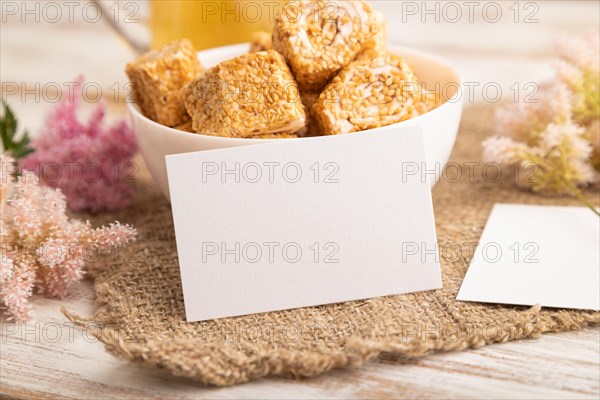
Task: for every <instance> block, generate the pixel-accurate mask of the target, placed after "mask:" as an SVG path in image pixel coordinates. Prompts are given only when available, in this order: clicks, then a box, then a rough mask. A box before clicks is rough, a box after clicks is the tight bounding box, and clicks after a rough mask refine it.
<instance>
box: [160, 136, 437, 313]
mask: <svg viewBox="0 0 600 400" xmlns="http://www.w3.org/2000/svg"><path fill="white" fill-rule="evenodd" d="M424 159H425V157H424V149H423V140H422V136H421V132H420V129H419V128H412V127H411V128H403V129H395V130H394V129H385V130H381V131H375V132H366V133H354V134H346V135H339V136H330V137H317V138H305V139H301V140H285V141H281V142H275V143H267V144H260V145H256V146H247V147H237V148H228V149H221V150H210V151H203V152H196V153H188V154H179V155H173V156H168V157H167V160H166V161H167V169H168V177H169V188H170V193H171V204H172V208H173V218H174V223H175V234H176V239H177V251H178V256H179V264H180V270H181V280H182V284H183V294H184V300H185V309H186V316H187V320H188V321H200V320H208V319H216V318H221V317H230V316H238V315H246V314H252V313H259V312H266V311H275V310H286V309H292V308H297V307H304V306H315V305H322V304H329V303H337V302H343V301H349V300H358V299H366V298H372V297H377V296H385V295H393V294H400V293H407V292H416V291H422V290H429V289H437V288H440V287H441V275H440V267H439V261H438V255H437V250H436V249H437V247H436V233H435V224H434V219H433V210H432V204H431V191H430V186H429V184H428V182H427V181H426V180H424V179H423V177H422V174H419V173H415V170H418V169H419V166H422V165H423V163H424ZM423 249H425V250H426V251H422V250H423ZM432 250H433V251H432Z"/></svg>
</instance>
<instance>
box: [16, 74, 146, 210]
mask: <svg viewBox="0 0 600 400" xmlns="http://www.w3.org/2000/svg"><path fill="white" fill-rule="evenodd" d="M69 97H71V98H69ZM82 97H83V93H82V82H81V80H79V81H78V83H77V85H75V86H74V90H73V93H70V94H69V95H68V96H64V97H63V99H62V100H61V101H60V102H59V103H58V105H57V106H56V107H55V108H54V109H53V110H52V111H51V113H50V114H49V115H48V117H47V120H46V126H45V128H44V130H43V132H42V133H41V135H40V136H39V137H37V138H36V139H34V140H33V142H32V147H33V149H34V150H35V152H34V153H33V154H30V155H29V156H27V157H25V158H23V159H22V160H21V165H20V166H21V168H22V169H23V170H29V171H33V172H35V173H36V175H37V176H38V177H39V179H40V182H41V183H43V184H45V185H48V186H50V187H53V188H59V189H60V190H61V191H62V192H63V193H64V194H65V196H66V198H67V204H68V206H69V208H70V209H72V210H74V211H90V212H94V213H95V212H100V211H112V210H118V209H122V208H125V207H127V206H129V205H130V204H131V201H132V199H133V195H134V193H135V189H134V187H133V186H132V183H133V179H132V177H131V172H135V170H136V168H135V165H134V164H133V162H132V161H131V158H132V157H133V156H134V155H135V153H137V150H138V147H137V143H136V140H135V136H134V134H133V131H132V129H131V128H130V126H129V125H128V124H127V123H126V122H125V121H119V122H116V123H115V124H113V125H111V126H108V127H106V126H105V123H104V117H105V115H106V108H105V105H104V103H103V102H100V103H99V104H98V106H97V107H96V108H95V109H94V111H93V112H92V114H91V116H90V118H89V120H88V121H87V122H85V123H84V122H81V121H80V119H79V117H78V115H77V114H78V111H79V108H80V105H81V100H82Z"/></svg>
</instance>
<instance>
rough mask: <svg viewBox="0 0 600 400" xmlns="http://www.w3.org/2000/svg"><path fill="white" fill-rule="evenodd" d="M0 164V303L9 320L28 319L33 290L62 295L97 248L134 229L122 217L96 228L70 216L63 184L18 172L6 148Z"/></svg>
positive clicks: (122, 241) (116, 244)
mask: <svg viewBox="0 0 600 400" xmlns="http://www.w3.org/2000/svg"><path fill="white" fill-rule="evenodd" d="M0 167H1V170H0V211H1V215H0V307H1V308H4V309H6V310H7V311H8V314H9V317H8V319H9V320H13V321H17V322H24V321H27V320H29V319H30V318H31V316H32V308H31V303H30V302H29V299H30V297H31V296H32V295H33V293H34V290H35V291H36V292H38V293H41V294H46V295H49V296H53V297H59V298H62V297H64V296H65V295H66V294H67V290H68V288H69V287H70V286H71V285H72V284H73V283H75V282H77V281H79V280H80V279H81V278H82V276H83V274H84V270H83V268H84V267H85V264H86V261H88V260H90V257H91V256H92V255H93V254H97V253H99V252H100V253H102V252H109V251H111V250H114V249H117V248H120V247H123V246H125V245H127V244H128V243H131V242H133V241H134V240H135V236H136V230H135V229H134V228H132V227H131V226H129V225H121V224H119V223H118V222H115V223H113V224H110V225H109V226H104V227H101V228H96V229H94V228H92V227H91V225H90V223H89V222H88V221H85V222H84V221H80V220H77V219H70V218H69V217H68V216H67V215H66V208H67V203H66V199H65V196H64V195H63V194H62V192H61V191H60V189H54V188H50V187H47V186H43V185H40V184H39V178H38V177H37V176H36V175H35V174H33V173H31V172H24V173H23V174H22V175H21V176H20V177H18V178H15V177H14V172H15V171H16V167H15V166H14V160H13V159H12V158H11V157H9V156H7V155H5V154H0Z"/></svg>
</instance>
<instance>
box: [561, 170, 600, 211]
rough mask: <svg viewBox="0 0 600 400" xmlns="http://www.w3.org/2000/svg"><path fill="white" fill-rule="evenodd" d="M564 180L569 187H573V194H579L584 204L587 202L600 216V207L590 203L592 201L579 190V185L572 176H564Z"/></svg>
mask: <svg viewBox="0 0 600 400" xmlns="http://www.w3.org/2000/svg"><path fill="white" fill-rule="evenodd" d="M563 181H564V182H565V184H566V185H567V186H568V187H569V189H571V192H573V194H574V195H575V196H577V198H578V199H579V200H580V201H581V202H582V203H583V204H585V205H586V206H587V207H588V208H589V209H590V210H592V211H593V212H594V213H595V214H596V215H597V216H599V217H600V212H598V209H597V208H596V207H594V205H593V204H592V203H590V201H589V200H588V199H587V198H586V197H585V195H584V194H583V192H582V191H581V190H579V188H578V187H577V185H575V184H574V183H573V181H572V180H571V179H570V178H568V177H566V176H563Z"/></svg>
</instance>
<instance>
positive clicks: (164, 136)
mask: <svg viewBox="0 0 600 400" xmlns="http://www.w3.org/2000/svg"><path fill="white" fill-rule="evenodd" d="M247 50H248V45H247V44H239V45H233V46H225V47H218V48H215V49H210V50H205V51H201V52H199V53H198V57H199V58H200V61H201V62H202V65H203V66H205V67H212V66H214V65H216V64H218V63H220V62H222V61H225V60H228V59H231V58H234V57H237V56H238V55H241V54H243V53H245V52H247ZM390 50H391V51H393V52H395V53H397V54H399V55H401V56H402V57H404V59H405V60H406V61H407V62H408V64H409V65H410V66H411V67H412V69H413V70H414V72H415V74H416V75H417V77H418V78H419V81H420V82H424V83H425V84H426V88H427V89H433V88H435V87H436V85H438V88H440V89H442V92H443V93H442V95H443V96H442V100H446V101H445V102H444V103H443V104H441V105H440V106H439V107H437V108H436V109H435V110H432V111H430V112H428V113H425V114H423V115H420V116H419V117H417V118H413V119H410V120H408V121H404V122H400V123H398V124H395V125H390V126H387V127H383V128H377V129H373V130H372V131H373V133H375V132H376V131H379V130H385V129H393V128H395V127H399V126H403V127H404V126H415V125H417V126H420V127H421V128H422V129H423V139H424V142H425V156H426V168H427V169H426V171H427V173H431V175H433V171H435V178H436V179H435V180H430V182H431V184H432V186H433V185H434V184H435V182H436V181H437V180H438V179H439V177H440V174H441V171H442V169H443V168H444V166H445V165H446V162H447V161H448V157H449V156H450V152H451V151H452V147H453V146H454V141H455V139H456V133H457V132H458V125H459V123H460V117H461V113H462V98H461V95H460V90H459V86H460V85H461V84H462V80H461V77H460V74H459V73H458V72H457V71H456V69H455V68H454V67H452V66H451V65H450V64H449V63H448V62H446V61H445V60H443V59H440V58H438V57H436V56H434V55H431V54H428V53H425V52H422V51H418V50H414V49H411V48H408V47H400V46H390ZM128 108H129V112H130V114H131V118H132V121H133V129H134V132H135V135H136V137H137V141H138V144H139V147H140V152H141V153H142V157H143V158H144V161H145V162H146V165H147V166H148V169H149V170H150V174H151V175H152V177H153V178H154V181H155V182H156V184H157V185H158V187H159V188H160V190H161V192H162V193H163V194H164V195H165V196H166V197H167V198H169V185H168V181H167V170H166V165H165V156H167V155H169V154H179V153H189V152H194V151H202V150H212V149H220V148H225V147H236V146H247V145H255V144H264V143H268V142H271V141H274V140H276V141H280V140H303V139H302V138H300V139H272V140H267V139H235V138H224V137H218V136H207V135H196V134H193V133H188V132H183V131H179V130H176V129H173V128H168V127H166V126H163V125H160V124H158V123H156V122H154V121H152V120H150V119H148V118H146V117H145V116H144V115H143V114H142V113H141V112H140V110H139V108H138V107H137V105H135V104H133V103H129V104H128ZM424 171H425V170H424ZM430 171H431V172H430Z"/></svg>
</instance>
